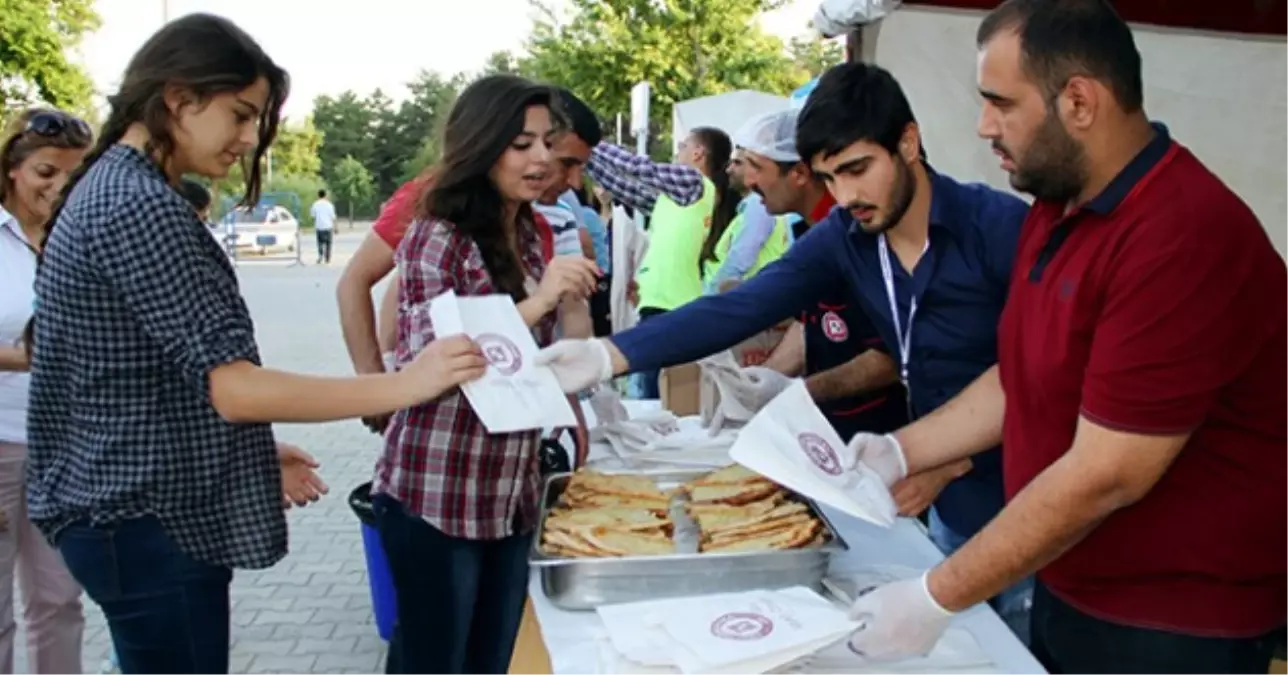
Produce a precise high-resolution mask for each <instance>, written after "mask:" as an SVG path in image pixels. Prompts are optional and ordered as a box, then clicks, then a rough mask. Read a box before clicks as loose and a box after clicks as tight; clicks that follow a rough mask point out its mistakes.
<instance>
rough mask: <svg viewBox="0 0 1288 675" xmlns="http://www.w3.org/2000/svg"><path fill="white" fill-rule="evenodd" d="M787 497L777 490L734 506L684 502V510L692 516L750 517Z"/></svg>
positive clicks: (766, 511) (769, 509) (767, 510)
mask: <svg viewBox="0 0 1288 675" xmlns="http://www.w3.org/2000/svg"><path fill="white" fill-rule="evenodd" d="M786 499H787V493H785V492H783V491H782V490H778V491H776V492H774V493H772V494H770V495H769V496H768V497H765V498H764V499H758V500H756V501H753V502H748V503H746V504H740V505H738V506H734V505H733V504H722V503H720V502H692V501H690V502H685V503H684V510H685V511H686V512H687V513H688V514H689V515H690V516H692V517H693V518H695V519H696V518H697V517H699V516H705V515H713V516H717V517H719V518H730V517H745V518H751V517H753V516H758V515H760V514H762V513H768V512H769V511H772V510H773V509H774V507H776V506H778V505H779V504H781V503H783V501H784V500H786Z"/></svg>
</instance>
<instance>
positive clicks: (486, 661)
mask: <svg viewBox="0 0 1288 675" xmlns="http://www.w3.org/2000/svg"><path fill="white" fill-rule="evenodd" d="M371 505H372V509H373V510H374V511H375V514H376V529H378V530H379V531H380V542H381V544H382V545H383V546H384V549H385V556H386V557H387V558H388V559H389V571H390V573H391V574H392V575H393V578H394V595H395V596H396V597H397V599H398V621H397V623H396V624H395V625H394V634H393V637H392V638H391V639H390V640H389V658H388V661H387V662H386V664H385V669H386V672H390V673H397V672H402V673H506V672H509V670H510V656H511V653H512V652H513V651H514V641H515V638H516V637H518V635H519V623H520V621H521V620H522V619H523V604H524V601H525V600H526V599H527V597H528V546H529V544H530V543H531V542H532V537H531V535H513V536H509V537H506V538H504V539H498V540H494V541H485V540H473V539H460V538H457V537H450V536H448V535H446V534H443V533H442V532H441V531H439V530H438V529H437V528H435V527H434V526H433V525H430V524H429V523H427V522H425V519H424V518H421V517H420V516H418V515H414V514H410V513H408V512H407V511H406V509H404V508H403V506H402V504H401V503H399V502H398V501H397V500H395V499H393V498H391V497H389V496H387V495H379V494H378V495H376V496H374V497H373V498H372V500H371Z"/></svg>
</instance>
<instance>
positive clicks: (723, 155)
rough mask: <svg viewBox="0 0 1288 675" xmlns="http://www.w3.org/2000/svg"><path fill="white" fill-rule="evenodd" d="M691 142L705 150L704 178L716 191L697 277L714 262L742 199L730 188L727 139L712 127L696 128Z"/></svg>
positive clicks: (730, 151) (731, 144)
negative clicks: (707, 265)
mask: <svg viewBox="0 0 1288 675" xmlns="http://www.w3.org/2000/svg"><path fill="white" fill-rule="evenodd" d="M691 135H692V136H693V138H694V140H696V141H697V142H698V143H701V144H702V147H703V148H705V149H706V159H707V162H706V164H707V165H706V167H705V168H706V172H705V173H706V174H707V177H708V178H710V179H711V183H712V184H713V185H715V188H716V205H715V206H714V207H713V208H712V209H711V227H710V228H708V229H707V238H706V239H705V240H704V241H703V242H702V253H701V254H700V255H699V256H698V274H699V275H701V274H702V267H703V265H705V264H706V262H707V261H708V260H715V259H716V244H718V243H720V237H722V236H724V232H725V230H726V229H727V228H728V227H729V223H731V222H733V219H734V216H736V215H737V214H738V202H739V201H741V199H742V197H741V196H740V195H739V194H738V192H737V191H736V190H734V189H733V187H732V186H730V185H729V173H728V171H727V170H726V169H727V168H728V167H729V160H730V159H731V158H732V157H733V142H732V141H730V140H729V135H728V134H726V133H725V132H723V131H721V130H719V129H716V128H714V127H698V128H697V129H694V130H693V131H692V132H691Z"/></svg>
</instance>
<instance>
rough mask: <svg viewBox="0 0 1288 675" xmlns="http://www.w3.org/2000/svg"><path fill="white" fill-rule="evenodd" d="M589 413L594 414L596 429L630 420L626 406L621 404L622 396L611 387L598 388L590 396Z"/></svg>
mask: <svg viewBox="0 0 1288 675" xmlns="http://www.w3.org/2000/svg"><path fill="white" fill-rule="evenodd" d="M590 411H591V412H593V413H595V426H597V427H599V426H604V425H606V424H613V423H615V422H625V421H626V420H629V419H630V418H631V415H630V413H629V412H627V411H626V406H625V405H623V404H622V395H621V394H618V393H617V391H616V390H614V389H613V388H612V387H600V388H599V389H597V390H595V393H593V394H591V395H590Z"/></svg>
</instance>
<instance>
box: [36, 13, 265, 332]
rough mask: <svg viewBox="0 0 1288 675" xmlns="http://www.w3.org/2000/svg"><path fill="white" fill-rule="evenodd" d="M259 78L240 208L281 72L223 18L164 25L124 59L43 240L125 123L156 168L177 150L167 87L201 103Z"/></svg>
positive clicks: (254, 186)
mask: <svg viewBox="0 0 1288 675" xmlns="http://www.w3.org/2000/svg"><path fill="white" fill-rule="evenodd" d="M261 77H262V78H264V79H265V80H266V81H267V82H268V104H267V105H265V106H264V109H263V110H262V111H260V116H259V145H258V146H256V148H255V154H254V156H253V157H252V158H251V160H250V162H249V166H247V167H246V168H247V170H246V172H245V173H246V190H245V196H244V197H243V199H242V204H244V205H246V206H253V205H254V204H255V203H256V202H258V201H259V194H260V182H261V176H262V173H261V169H260V168H261V166H262V164H263V162H262V160H263V157H264V154H265V153H266V152H268V148H269V146H271V145H272V144H273V139H275V138H276V137H277V126H278V121H279V120H280V118H281V113H282V104H283V103H284V102H285V101H286V94H287V92H288V90H289V88H290V85H289V79H288V77H287V75H286V71H285V70H282V69H281V68H280V67H278V66H277V64H275V63H273V60H272V59H270V58H269V57H268V55H267V54H265V53H264V50H263V49H261V48H260V46H259V44H258V43H256V42H255V40H254V39H252V38H251V37H250V35H247V34H246V32H245V31H243V30H242V29H240V28H238V27H237V26H236V25H235V24H233V22H231V21H229V20H228V19H225V18H223V17H220V16H215V15H213V14H188V15H186V16H183V17H181V18H179V19H175V20H174V21H171V22H170V23H168V24H166V25H165V26H163V27H162V28H161V30H158V31H157V32H156V33H154V34H153V35H152V37H151V38H149V39H148V41H147V42H146V43H144V44H143V47H142V48H140V49H139V51H138V52H136V53H135V54H134V58H132V59H130V63H129V65H128V66H126V68H125V76H124V77H123V78H122V79H121V88H120V89H119V90H118V91H117V92H116V94H115V95H113V96H110V97H108V103H109V104H110V105H111V112H109V113H108V116H107V121H106V122H104V123H103V128H102V129H101V130H100V132H99V136H98V143H96V144H95V145H94V147H93V149H91V150H90V151H89V152H88V153H87V154H86V155H85V159H84V161H82V162H81V165H80V167H78V168H77V169H76V171H74V172H73V173H72V175H71V176H68V178H67V184H66V185H65V186H64V187H63V191H62V194H61V195H60V197H59V199H58V203H57V204H55V205H54V208H53V211H52V212H51V214H50V218H49V221H48V222H46V223H45V236H44V239H45V241H48V240H49V235H50V233H51V232H52V231H53V229H54V226H55V225H56V224H57V221H58V215H59V213H61V212H62V209H63V205H64V204H66V203H67V198H68V196H70V195H71V193H72V190H74V189H75V188H76V184H77V183H79V182H80V180H81V178H84V176H85V173H86V172H88V171H89V169H90V167H92V166H93V165H94V163H95V162H96V161H98V159H99V158H100V157H102V156H103V153H105V152H107V151H108V149H110V148H111V147H112V146H113V145H116V144H117V143H118V142H120V140H121V138H122V137H123V136H125V132H126V131H127V130H128V129H129V128H130V125H131V124H134V123H136V122H137V123H140V124H143V125H144V126H146V127H147V130H148V135H149V136H150V139H149V141H148V145H147V147H146V148H145V151H146V153H147V154H148V155H149V156H151V157H153V158H154V159H156V160H157V162H158V164H159V165H160V166H165V163H166V160H167V159H168V158H169V156H170V155H171V154H172V153H173V152H174V149H175V148H174V137H173V136H172V135H171V134H170V126H171V122H172V120H171V114H170V109H169V108H168V107H167V106H166V103H165V91H166V88H167V87H178V88H180V89H183V90H186V91H187V92H189V93H190V94H191V95H192V96H193V97H195V98H196V100H197V101H198V102H199V103H204V102H206V101H209V100H210V97H212V96H215V95H218V94H224V93H230V92H238V91H242V90H243V89H246V88H247V87H249V86H251V85H253V84H255V82H256V81H258V80H259V78H261ZM32 325H33V323H32V322H29V323H28V324H27V331H26V336H25V338H26V339H25V340H24V342H25V343H26V345H27V349H28V351H30V349H31V344H32V339H31V338H32V332H33V329H32Z"/></svg>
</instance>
